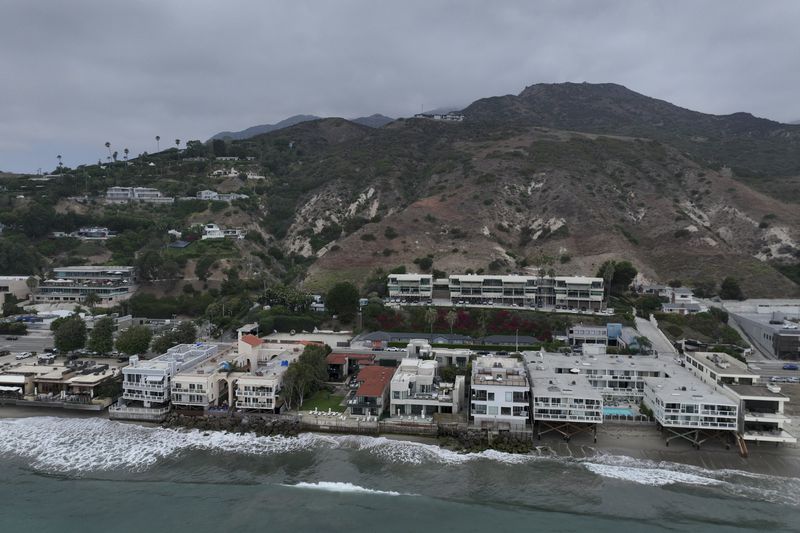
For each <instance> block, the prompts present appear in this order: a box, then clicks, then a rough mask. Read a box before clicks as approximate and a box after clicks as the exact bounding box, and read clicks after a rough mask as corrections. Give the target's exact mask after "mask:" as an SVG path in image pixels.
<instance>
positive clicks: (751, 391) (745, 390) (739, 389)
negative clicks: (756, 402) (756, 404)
mask: <svg viewBox="0 0 800 533" xmlns="http://www.w3.org/2000/svg"><path fill="white" fill-rule="evenodd" d="M725 386H726V387H728V388H729V389H731V390H732V391H733V392H735V393H736V394H738V395H739V396H760V397H762V398H770V399H774V400H778V401H784V402H788V401H789V397H788V396H786V395H785V394H782V393H780V392H772V391H771V390H769V389H768V388H767V386H766V385H736V384H731V385H725Z"/></svg>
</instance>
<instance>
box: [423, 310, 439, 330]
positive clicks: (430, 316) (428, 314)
mask: <svg viewBox="0 0 800 533" xmlns="http://www.w3.org/2000/svg"><path fill="white" fill-rule="evenodd" d="M438 316H439V313H437V312H436V308H435V307H428V308H427V309H426V310H425V322H427V323H428V326H429V327H430V330H431V335H433V325H434V324H435V323H436V319H437V318H438Z"/></svg>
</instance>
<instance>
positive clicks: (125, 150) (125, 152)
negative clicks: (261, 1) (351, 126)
mask: <svg viewBox="0 0 800 533" xmlns="http://www.w3.org/2000/svg"><path fill="white" fill-rule="evenodd" d="M122 153H124V154H125V161H127V160H128V154H129V153H130V151H129V150H128V149H127V148H125V149H124V150H122Z"/></svg>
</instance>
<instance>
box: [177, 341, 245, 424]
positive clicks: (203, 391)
mask: <svg viewBox="0 0 800 533" xmlns="http://www.w3.org/2000/svg"><path fill="white" fill-rule="evenodd" d="M219 348H220V349H219V351H218V353H216V354H215V355H214V356H213V357H211V358H209V359H204V360H203V361H201V362H200V363H198V364H196V365H193V366H190V367H186V368H183V369H181V370H180V371H178V373H177V374H175V375H174V376H173V377H172V380H171V384H170V396H171V398H170V400H171V402H172V405H174V406H175V408H176V409H184V410H199V411H203V412H205V411H206V410H208V409H209V408H214V407H221V408H227V407H228V406H230V405H232V404H233V386H232V383H233V382H234V381H235V376H232V375H231V370H232V368H233V366H232V363H233V361H231V358H232V356H233V353H232V351H233V347H232V346H228V347H225V348H224V349H223V348H222V347H219Z"/></svg>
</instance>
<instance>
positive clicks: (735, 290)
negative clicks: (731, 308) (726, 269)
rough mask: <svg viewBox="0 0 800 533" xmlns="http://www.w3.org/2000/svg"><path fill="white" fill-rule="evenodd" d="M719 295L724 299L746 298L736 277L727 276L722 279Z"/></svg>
mask: <svg viewBox="0 0 800 533" xmlns="http://www.w3.org/2000/svg"><path fill="white" fill-rule="evenodd" d="M719 297H720V298H722V299H723V300H744V293H743V292H742V288H741V287H739V282H738V281H736V280H735V279H734V278H731V277H727V278H725V279H724V280H722V285H720V290H719Z"/></svg>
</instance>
